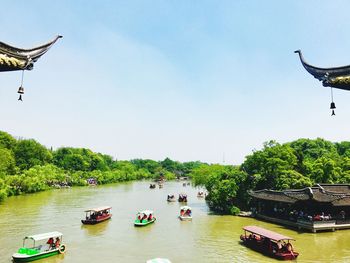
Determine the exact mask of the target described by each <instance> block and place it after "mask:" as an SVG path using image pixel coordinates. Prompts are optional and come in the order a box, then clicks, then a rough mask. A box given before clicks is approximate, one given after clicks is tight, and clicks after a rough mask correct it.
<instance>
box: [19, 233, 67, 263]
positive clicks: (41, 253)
mask: <svg viewBox="0 0 350 263" xmlns="http://www.w3.org/2000/svg"><path fill="white" fill-rule="evenodd" d="M62 237H63V234H62V233H60V232H57V231H54V232H49V233H43V234H38V235H32V236H26V237H25V238H24V239H23V246H22V247H21V248H20V249H18V251H17V253H15V254H13V255H12V258H13V261H14V262H29V261H34V260H37V259H42V258H46V257H50V256H53V255H56V254H63V253H64V252H65V251H66V245H64V244H62Z"/></svg>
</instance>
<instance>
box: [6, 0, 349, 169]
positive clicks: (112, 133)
mask: <svg viewBox="0 0 350 263" xmlns="http://www.w3.org/2000/svg"><path fill="white" fill-rule="evenodd" d="M1 9H2V11H3V12H2V15H1V16H0V25H1V26H0V41H2V42H5V43H8V44H10V45H13V46H17V47H21V48H31V47H34V46H37V45H40V44H43V43H46V42H47V41H49V40H51V39H52V38H54V37H55V35H57V34H60V35H63V38H62V39H60V40H59V41H58V42H57V43H56V44H55V45H54V46H53V47H52V48H51V49H50V50H49V51H48V52H47V53H46V54H45V55H44V56H43V57H41V58H40V60H38V62H36V64H35V66H34V69H33V70H32V71H26V72H25V74H24V85H23V86H24V88H25V94H24V96H23V102H19V101H17V98H18V94H17V89H18V87H19V86H20V80H21V72H7V73H1V74H0V130H2V131H6V132H8V133H10V134H11V135H13V136H15V137H17V138H27V139H28V138H33V139H35V140H37V141H38V142H40V143H41V144H43V145H45V146H46V147H53V148H54V149H56V148H59V147H65V146H70V147H84V148H89V149H91V150H93V151H95V152H101V153H104V154H109V155H111V156H112V157H113V158H116V159H118V160H130V159H135V158H143V159H154V160H163V159H164V158H166V157H169V158H171V159H173V160H177V161H181V162H184V161H196V160H199V161H203V162H208V163H225V164H240V163H242V162H243V161H244V160H245V156H247V155H249V154H251V153H252V152H253V151H254V150H259V149H261V148H262V146H263V143H264V142H266V141H269V140H276V141H278V142H280V143H285V142H289V141H293V140H296V139H298V138H310V139H314V138H318V137H320V138H324V139H326V140H330V141H333V142H336V141H346V140H350V139H349V134H350V124H349V121H348V120H349V117H350V103H349V101H350V92H347V91H342V90H334V101H335V103H336V106H337V109H336V116H333V117H331V111H330V109H329V106H330V102H331V95H330V89H329V88H325V87H323V86H322V84H321V83H320V82H319V81H318V80H316V79H314V78H313V77H312V76H311V75H309V74H308V73H307V72H306V71H305V70H304V68H303V67H302V65H301V63H300V61H299V59H298V56H297V55H296V54H294V53H293V52H294V50H297V49H301V50H302V51H303V55H304V57H305V59H306V60H307V61H308V62H309V63H310V64H313V65H316V66H319V67H331V66H342V65H348V64H350V49H349V46H350V35H349V34H348V29H349V27H350V20H349V19H348V12H349V9H350V3H349V2H348V1H336V0H335V1H302V0H299V1H298V0H294V1H288V0H287V1H268V0H267V1H243V0H242V1H239V0H237V1H224V0H222V1H214V0H212V1H205V0H191V1H188V0H182V1H181V0H180V1H175V0H168V1H165V0H163V1H161V0H159V1H158V0H153V1H146V0H144V1H132V0H130V1H117V0H115V1H107V0H99V1H97V0H91V1H83V0H78V1H69V0H61V1H36V0H33V1H24V0H22V1H5V2H4V3H2V5H1ZM4 10H6V12H4Z"/></svg>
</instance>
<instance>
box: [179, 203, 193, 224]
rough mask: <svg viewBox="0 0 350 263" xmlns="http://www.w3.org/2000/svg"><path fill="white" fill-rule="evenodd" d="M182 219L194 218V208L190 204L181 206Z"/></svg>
mask: <svg viewBox="0 0 350 263" xmlns="http://www.w3.org/2000/svg"><path fill="white" fill-rule="evenodd" d="M179 218H180V220H182V221H185V220H192V209H191V207H189V206H181V207H180V215H179Z"/></svg>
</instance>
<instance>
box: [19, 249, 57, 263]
mask: <svg viewBox="0 0 350 263" xmlns="http://www.w3.org/2000/svg"><path fill="white" fill-rule="evenodd" d="M57 254H59V251H58V249H55V250H52V251H48V252H43V253H39V254H36V255H24V254H20V253H15V254H14V255H13V256H12V258H13V262H30V261H34V260H38V259H42V258H47V257H51V256H54V255H57Z"/></svg>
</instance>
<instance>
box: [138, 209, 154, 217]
mask: <svg viewBox="0 0 350 263" xmlns="http://www.w3.org/2000/svg"><path fill="white" fill-rule="evenodd" d="M138 214H145V215H147V216H149V215H150V214H153V211H152V210H144V211H141V212H139V213H138Z"/></svg>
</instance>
